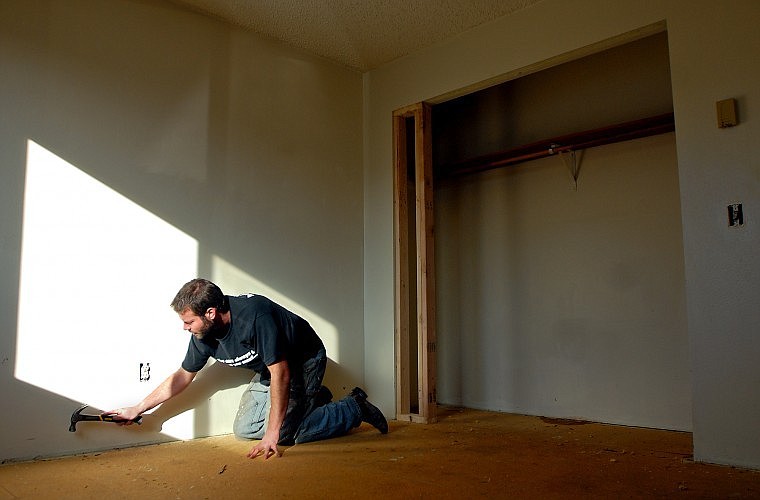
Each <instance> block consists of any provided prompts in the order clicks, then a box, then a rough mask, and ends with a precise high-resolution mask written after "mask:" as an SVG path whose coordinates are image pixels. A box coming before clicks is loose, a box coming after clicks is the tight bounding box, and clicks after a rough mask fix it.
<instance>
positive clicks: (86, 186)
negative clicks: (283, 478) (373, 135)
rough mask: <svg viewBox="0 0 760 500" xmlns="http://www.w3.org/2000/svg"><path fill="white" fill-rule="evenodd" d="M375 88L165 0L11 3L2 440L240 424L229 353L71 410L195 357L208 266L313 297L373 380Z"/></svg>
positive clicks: (5, 120)
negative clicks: (186, 288) (134, 407)
mask: <svg viewBox="0 0 760 500" xmlns="http://www.w3.org/2000/svg"><path fill="white" fill-rule="evenodd" d="M361 96H362V81H361V76H360V75H359V74H357V73H354V72H351V71H348V70H346V69H344V68H340V67H338V66H335V65H331V64H328V63H326V62H325V61H323V60H320V59H318V58H315V57H311V56H307V55H304V54H302V53H300V52H297V51H294V50H291V49H286V48H284V47H283V46H281V45H278V44H275V43H272V42H270V41H265V40H263V39H261V38H258V37H256V36H253V35H251V34H250V33H246V32H244V31H243V30H240V29H237V28H232V27H230V26H228V25H226V24H224V23H221V22H218V21H215V20H211V19H209V18H206V17H203V16H201V15H198V14H193V13H189V12H187V11H183V10H181V9H179V8H176V7H173V6H171V4H168V3H162V2H134V1H122V0H109V1H107V2H103V1H100V0H92V1H90V0H84V1H80V2H59V1H56V0H50V1H44V0H43V1H36V2H25V1H15V0H14V1H7V2H2V3H0V109H2V119H1V120H0V122H1V123H0V167H1V168H2V173H3V182H2V185H1V186H0V192H1V194H0V213H2V218H0V234H2V239H1V240H0V250H1V253H0V316H1V317H2V318H3V321H2V324H1V326H0V369H1V371H0V388H1V389H2V396H3V406H4V408H6V409H9V410H10V409H12V411H6V412H5V413H4V416H3V417H2V426H0V427H1V428H2V430H0V443H2V444H0V459H20V458H30V457H34V456H51V455H63V454H69V453H75V452H80V451H87V450H96V449H106V448H113V447H119V446H126V445H132V444H136V443H142V442H155V441H161V440H166V439H175V438H178V437H179V438H186V437H195V436H203V435H209V434H221V433H229V432H231V423H232V419H233V418H234V415H235V411H236V409H237V404H238V400H239V396H240V393H241V389H242V388H241V385H242V384H245V383H247V381H248V380H249V378H250V373H248V372H245V371H244V370H234V369H227V368H225V367H209V368H207V369H204V370H203V371H202V372H201V375H199V377H198V378H197V379H196V382H194V383H193V385H192V386H191V388H190V389H188V391H187V392H186V393H184V394H183V395H181V396H180V397H179V398H177V399H176V400H173V401H171V402H169V403H167V404H165V405H163V406H162V407H161V408H159V409H158V410H157V411H156V412H154V415H153V416H152V417H146V419H145V423H144V425H142V426H141V427H139V428H138V427H137V426H132V427H131V428H129V429H126V428H117V427H116V426H112V425H107V424H93V423H90V424H80V425H79V430H78V431H77V432H76V433H69V432H68V430H67V429H68V425H69V419H70V416H71V413H72V412H73V411H74V410H75V409H76V408H77V407H78V406H79V405H80V403H89V404H93V405H97V406H98V407H100V409H104V410H107V409H111V408H113V407H115V406H121V405H126V404H131V403H135V402H137V401H138V400H139V398H141V397H143V396H144V395H145V394H147V393H148V392H149V391H150V390H152V389H153V388H154V387H155V386H156V385H157V384H158V383H159V382H161V380H162V379H163V378H164V377H165V376H166V375H168V374H169V373H171V372H172V371H173V370H175V369H176V368H178V367H179V364H180V362H181V360H182V357H183V356H184V352H185V348H186V343H187V338H188V337H187V334H186V333H185V332H183V331H182V329H181V324H180V322H179V320H178V319H177V317H176V315H175V314H174V313H173V312H172V311H171V309H170V308H169V306H168V304H169V302H170V301H171V299H172V298H173V296H174V293H176V291H177V289H178V288H179V287H180V286H181V285H182V284H183V283H184V282H185V281H187V280H189V279H191V278H193V277H195V276H196V275H201V276H206V277H210V278H212V279H214V280H216V281H217V282H218V283H219V284H220V285H221V286H222V288H223V289H224V290H225V291H227V292H229V293H242V292H254V293H265V294H267V295H270V296H272V297H273V298H276V299H277V300H279V301H281V302H282V303H283V304H284V305H286V306H288V307H290V308H292V309H294V310H296V311H297V312H299V313H301V314H303V315H304V316H305V317H306V318H307V319H308V320H310V321H311V322H312V323H313V324H314V325H315V327H316V328H317V330H318V331H319V332H320V333H321V334H322V335H323V337H324V338H325V342H326V344H327V347H328V355H329V356H330V358H331V359H332V363H331V365H330V368H329V369H328V376H327V381H328V383H329V385H330V386H331V388H332V389H333V392H334V393H335V394H336V395H341V394H342V393H343V392H344V388H348V389H350V388H351V387H352V386H353V385H352V384H356V383H359V382H361V381H362V377H363V360H362V355H363V337H362V335H361V331H362V307H363V306H362V294H361V288H362V279H363V278H362V272H363V271H362V237H361V234H362V223H363V221H362V213H361V211H362V202H361V199H362V174H361V162H362V144H361V140H362V139H361V127H362V97H361ZM141 362H148V363H150V366H151V372H150V375H151V378H150V380H148V381H142V382H141V381H140V380H139V364H140V363H141ZM93 411H97V409H93V410H91V412H93Z"/></svg>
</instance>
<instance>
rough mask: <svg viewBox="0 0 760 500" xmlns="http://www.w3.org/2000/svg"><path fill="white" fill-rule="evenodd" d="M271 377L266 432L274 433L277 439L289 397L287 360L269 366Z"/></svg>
mask: <svg viewBox="0 0 760 500" xmlns="http://www.w3.org/2000/svg"><path fill="white" fill-rule="evenodd" d="M269 371H270V373H271V376H272V378H271V379H270V382H269V400H270V408H269V421H268V423H267V432H271V433H276V434H275V436H276V439H277V440H279V436H280V429H281V428H282V424H283V422H284V421H285V414H286V413H287V410H288V400H289V399H290V370H289V368H288V363H287V361H280V362H278V363H275V364H274V365H272V366H270V367H269Z"/></svg>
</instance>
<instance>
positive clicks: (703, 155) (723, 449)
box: [364, 0, 760, 467]
mask: <svg viewBox="0 0 760 500" xmlns="http://www.w3.org/2000/svg"><path fill="white" fill-rule="evenodd" d="M758 17H760V4H758V3H757V2H755V1H753V0H729V1H726V2H718V3H716V2H710V1H707V0H698V1H691V0H671V1H667V2H640V1H637V0H622V1H619V2H614V3H611V2H606V1H603V0H578V1H572V2H570V1H564V0H545V1H543V2H540V3H538V4H536V5H534V6H532V7H530V8H528V9H526V10H523V11H520V12H518V13H516V14H514V15H511V16H507V17H505V18H502V19H500V20H497V21H495V22H493V23H491V24H488V25H485V26H481V27H479V28H477V29H474V30H472V31H470V32H468V33H466V34H464V35H462V36H460V37H457V38H456V39H454V40H450V41H447V42H445V43H442V44H439V45H438V46H435V47H432V48H430V49H427V50H424V51H420V52H418V53H416V54H413V55H411V56H408V57H406V58H404V59H402V60H399V61H396V62H394V63H392V64H389V65H387V66H385V67H383V68H380V69H377V70H374V71H372V72H370V73H367V74H365V75H364V87H365V95H366V97H365V99H367V103H366V104H365V107H366V110H367V116H366V117H365V123H366V127H365V135H366V137H365V145H366V146H365V147H366V150H365V159H366V160H365V181H364V185H365V189H366V191H365V211H366V213H365V249H366V250H365V263H364V265H365V281H366V283H368V284H369V283H371V286H367V287H365V303H366V307H365V311H366V313H365V339H366V340H365V353H366V354H365V357H366V362H365V367H366V377H367V385H368V386H369V387H370V388H371V389H372V390H373V392H374V394H378V397H379V398H380V402H381V403H382V405H383V407H384V408H389V407H393V404H394V396H393V385H392V381H393V376H392V373H390V369H389V367H390V366H392V362H393V278H392V276H393V238H392V234H393V207H392V199H393V197H392V169H391V164H392V159H391V152H392V147H391V143H392V141H391V120H390V116H391V113H392V111H393V110H394V109H397V108H399V107H401V106H406V105H408V104H411V103H414V102H418V101H422V100H426V99H434V98H436V97H437V96H441V95H444V94H448V93H451V92H456V91H457V90H458V89H463V88H468V87H472V86H477V85H478V83H479V82H484V81H492V80H493V79H495V78H498V77H499V75H506V74H513V75H514V74H517V73H519V71H520V70H521V68H528V67H531V66H532V65H535V64H539V63H541V62H542V61H546V60H549V59H552V58H556V57H558V56H561V55H562V54H566V53H568V52H571V51H576V50H580V49H583V48H584V47H588V46H592V45H594V44H597V43H600V42H602V41H604V40H608V39H611V38H615V37H618V36H620V35H621V34H624V33H628V32H631V31H634V30H638V29H640V28H642V27H645V26H649V25H652V24H654V23H659V22H662V21H665V23H666V25H667V30H668V38H669V44H670V64H671V75H672V86H673V101H674V111H675V116H676V137H677V152H678V174H679V185H680V191H681V214H682V226H683V245H684V271H685V278H686V308H687V322H688V339H689V347H690V370H691V377H692V405H693V411H692V415H693V420H692V424H693V429H694V453H695V458H696V459H697V460H704V461H710V462H721V463H730V464H738V465H749V466H754V467H758V466H760V426H758V425H757V422H759V421H760V392H758V391H757V387H758V386H760V363H758V362H757V360H758V359H760V340H759V338H758V331H760V308H758V307H757V304H758V303H760V263H759V262H758V259H757V258H755V254H756V253H757V248H758V247H759V246H760V245H758V243H760V242H759V241H758V240H759V239H760V236H759V235H758V229H757V225H756V222H754V220H755V218H756V214H757V213H760V195H758V193H759V192H760V190H759V189H758V182H760V175H758V171H760V170H759V169H760V167H759V166H758V162H757V159H756V158H757V155H756V154H755V152H754V149H755V143H756V141H755V140H754V139H753V138H757V137H758V135H759V134H758V122H757V102H758V98H760V87H758V86H757V82H758V81H760V67H758V65H757V64H755V63H754V58H753V55H756V54H758V53H760V32H758V30H757V29H756V20H757V19H758ZM728 97H735V98H737V99H738V102H739V108H740V121H741V124H740V125H739V126H738V127H735V128H733V129H728V130H719V129H717V126H716V119H715V102H716V101H717V100H719V99H725V98H728ZM732 202H742V203H743V204H744V209H745V214H746V222H745V226H744V227H743V228H741V229H730V228H728V227H727V223H726V219H727V217H726V204H728V203H732Z"/></svg>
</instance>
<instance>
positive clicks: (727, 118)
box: [715, 99, 739, 128]
mask: <svg viewBox="0 0 760 500" xmlns="http://www.w3.org/2000/svg"><path fill="white" fill-rule="evenodd" d="M715 106H716V108H717V111H718V128H726V127H733V126H735V125H736V124H737V123H739V122H738V121H737V119H736V99H723V100H722V101H718V102H717V103H715Z"/></svg>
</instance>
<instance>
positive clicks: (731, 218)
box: [728, 203, 744, 227]
mask: <svg viewBox="0 0 760 500" xmlns="http://www.w3.org/2000/svg"><path fill="white" fill-rule="evenodd" d="M743 225H744V210H743V209H742V204H741V203H732V204H730V205H729V206H728V226H729V227H740V226H743Z"/></svg>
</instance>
